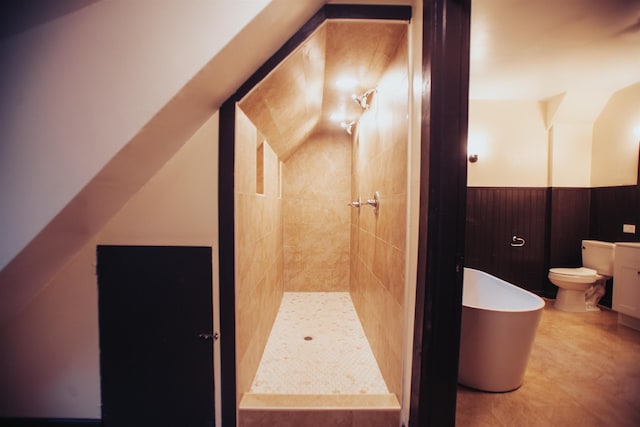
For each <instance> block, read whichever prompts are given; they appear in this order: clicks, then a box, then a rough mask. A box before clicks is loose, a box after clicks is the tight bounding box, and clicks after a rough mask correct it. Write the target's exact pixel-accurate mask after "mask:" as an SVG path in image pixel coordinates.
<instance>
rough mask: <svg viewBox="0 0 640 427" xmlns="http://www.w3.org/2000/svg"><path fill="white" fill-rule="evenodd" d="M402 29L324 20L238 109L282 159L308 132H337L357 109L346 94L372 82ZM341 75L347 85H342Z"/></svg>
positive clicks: (393, 25)
mask: <svg viewBox="0 0 640 427" xmlns="http://www.w3.org/2000/svg"><path fill="white" fill-rule="evenodd" d="M406 31H407V24H406V23H404V22H390V21H385V22H379V21H354V20H332V21H327V22H325V23H324V24H323V25H321V26H320V27H319V28H318V29H317V30H316V31H315V32H314V33H313V34H312V35H311V36H310V37H309V38H308V39H307V40H306V41H305V42H304V43H302V44H301V45H300V46H299V48H298V49H296V50H295V51H294V52H293V53H292V54H291V55H289V56H288V57H287V59H285V60H284V61H283V62H282V63H281V64H279V65H278V67H276V68H275V69H274V70H273V71H272V72H271V73H270V74H269V75H268V76H267V77H265V78H264V79H263V80H262V81H261V82H260V83H259V84H258V85H257V86H256V87H255V88H254V89H253V90H252V91H251V92H249V93H248V94H247V96H245V98H244V99H242V100H241V102H240V108H242V110H243V111H244V112H245V113H246V114H247V116H248V117H249V118H250V119H251V121H252V122H253V123H254V124H255V125H256V127H257V128H258V130H259V131H260V132H261V134H262V136H263V137H264V138H266V139H267V140H268V141H269V144H270V145H271V147H272V148H273V150H274V151H275V152H276V154H277V155H278V157H279V158H280V160H282V161H286V160H287V159H288V158H289V157H290V156H291V155H292V154H293V153H294V152H295V151H296V150H297V149H298V148H299V147H300V146H301V145H302V144H303V143H304V141H306V140H307V139H308V137H309V136H310V135H311V134H312V133H314V132H323V131H340V132H342V130H341V129H340V122H341V121H342V120H346V121H351V120H353V119H355V118H357V117H358V115H359V114H361V113H362V110H361V108H360V107H359V106H358V105H357V104H356V103H355V102H354V101H353V99H351V95H352V94H356V95H360V94H362V93H363V92H364V91H366V90H368V89H371V88H374V87H375V86H376V84H377V82H378V80H379V79H380V77H381V75H382V73H383V71H384V70H385V69H386V67H387V66H388V64H389V62H390V61H391V59H392V58H393V56H394V55H395V54H396V50H397V48H398V45H399V43H400V42H401V40H402V37H403V36H404V34H405V33H406ZM345 77H346V78H349V80H351V81H352V82H353V85H352V86H351V87H344V81H345V80H344V78H345ZM339 81H340V82H342V83H343V84H342V85H340V84H337V82H339Z"/></svg>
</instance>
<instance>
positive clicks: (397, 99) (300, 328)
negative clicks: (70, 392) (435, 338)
mask: <svg viewBox="0 0 640 427" xmlns="http://www.w3.org/2000/svg"><path fill="white" fill-rule="evenodd" d="M407 33H408V23H407V21H406V20H379V21H371V20H345V19H329V20H325V21H324V22H323V23H322V24H320V25H318V26H317V28H315V30H314V31H312V32H310V35H309V36H308V37H307V38H306V39H305V40H304V41H302V42H301V43H300V44H299V45H298V46H297V47H296V48H295V49H293V50H292V51H291V52H290V53H289V54H288V56H287V57H286V58H285V59H284V60H282V61H280V62H279V63H278V65H277V66H275V67H274V68H273V69H272V70H271V71H270V72H269V73H268V74H267V75H266V76H264V78H262V79H261V80H260V81H259V82H258V83H257V84H255V85H254V86H252V87H251V88H250V90H248V91H247V92H246V94H244V95H243V96H242V97H241V98H240V99H238V102H236V103H235V104H234V105H233V107H232V108H233V114H234V116H235V128H234V130H233V134H234V153H235V154H234V174H233V177H234V178H233V179H234V234H235V244H234V247H235V250H234V257H235V272H234V282H235V293H234V299H235V366H236V404H237V407H236V408H237V414H238V424H239V425H241V426H243V425H246V426H250V425H256V424H258V422H262V423H264V422H265V420H271V421H273V422H274V423H276V422H277V420H278V419H281V418H278V417H283V416H285V415H284V414H285V413H286V419H287V421H288V422H295V423H296V424H297V425H304V423H309V422H310V423H312V424H313V423H314V422H322V423H324V424H326V425H356V424H358V423H361V424H362V423H364V424H362V425H385V426H386V425H399V424H400V410H401V408H400V402H402V375H403V362H404V360H405V357H404V351H405V350H404V343H405V341H406V340H405V336H406V334H408V333H409V332H408V331H407V327H406V324H405V322H406V317H407V316H406V315H405V311H406V307H405V305H406V302H405V286H406V285H405V260H406V254H405V247H406V238H407V237H406V236H407V227H406V224H407V218H406V216H407V214H406V212H407V163H408V158H407V157H408V155H407V153H408V128H409V123H408V102H409V101H408V99H409V84H408V81H409V79H408V43H407ZM348 82H351V83H348ZM371 88H375V89H376V90H375V97H372V98H371V102H370V103H369V104H368V105H367V108H363V107H362V105H361V103H358V102H354V97H352V95H353V94H359V93H363V92H365V91H367V90H370V89H371ZM227 108H231V107H227ZM343 122H353V126H351V127H350V129H349V130H350V131H351V132H346V131H345V128H344V126H341V123H343ZM376 192H379V195H380V196H379V209H378V210H374V209H352V208H350V207H349V205H350V202H351V201H352V200H357V198H358V197H359V195H373V194H376ZM222 285H223V286H224V284H222ZM265 417H266V418H265ZM269 417H271V418H269ZM291 417H294V418H291ZM295 417H301V418H300V419H299V420H298V419H295ZM303 420H304V421H303ZM314 420H315V421H314ZM267 424H268V423H267ZM358 425H359V424H358Z"/></svg>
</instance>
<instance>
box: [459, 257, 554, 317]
mask: <svg viewBox="0 0 640 427" xmlns="http://www.w3.org/2000/svg"><path fill="white" fill-rule="evenodd" d="M464 270H470V271H472V272H474V273H480V275H484V276H488V277H490V278H491V280H494V281H497V282H498V283H499V284H500V285H504V286H506V287H508V288H510V289H512V290H515V291H516V292H518V293H520V294H522V295H526V296H527V297H528V298H530V299H531V302H532V305H531V307H528V308H515V309H513V308H511V309H510V308H489V307H483V306H480V305H477V304H465V303H464V296H463V298H462V302H461V304H462V306H463V307H464V308H470V309H474V310H481V311H487V312H492V311H497V312H505V313H526V312H530V311H532V312H533V311H538V310H542V309H544V307H545V306H546V301H545V300H544V299H543V298H542V297H541V296H539V295H536V294H535V293H533V292H531V291H529V290H527V289H524V288H521V287H519V286H516V285H514V284H512V283H509V282H507V281H506V280H503V279H501V278H499V277H496V276H494V275H492V274H490V273H487V272H486V271H482V270H479V269H477V268H472V267H464ZM462 288H463V291H462V292H463V295H464V280H463V285H462ZM534 303H536V304H534Z"/></svg>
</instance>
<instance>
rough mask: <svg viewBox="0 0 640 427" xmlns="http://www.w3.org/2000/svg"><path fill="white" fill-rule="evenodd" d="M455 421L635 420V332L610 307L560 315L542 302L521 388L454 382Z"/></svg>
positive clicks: (638, 371)
mask: <svg viewBox="0 0 640 427" xmlns="http://www.w3.org/2000/svg"><path fill="white" fill-rule="evenodd" d="M456 425H458V426H463V427H464V426H474V427H475V426H485V425H486V426H513V425H527V426H619V427H626V426H629V427H631V426H638V425H640V332H638V331H635V330H633V329H630V328H627V327H625V326H622V325H618V323H617V314H616V313H615V312H612V311H609V310H606V309H602V310H601V311H598V312H586V313H566V312H562V311H559V310H556V309H555V308H553V300H547V304H546V307H545V309H544V312H543V315H542V320H541V322H540V327H539V329H538V333H537V335H536V339H535V342H534V345H533V350H532V352H531V358H530V359H529V365H528V367H527V372H526V374H525V378H524V381H523V384H522V386H521V387H520V388H519V389H517V390H515V391H512V392H509V393H485V392H479V391H475V390H471V389H468V388H466V387H464V386H458V399H457V412H456Z"/></svg>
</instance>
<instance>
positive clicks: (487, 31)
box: [470, 0, 640, 100]
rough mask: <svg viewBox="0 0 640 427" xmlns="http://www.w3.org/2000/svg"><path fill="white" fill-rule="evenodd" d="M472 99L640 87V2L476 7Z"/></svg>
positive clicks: (547, 0) (510, 2)
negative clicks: (634, 84)
mask: <svg viewBox="0 0 640 427" xmlns="http://www.w3.org/2000/svg"><path fill="white" fill-rule="evenodd" d="M470 75H471V79H470V97H471V99H529V100H544V99H547V98H550V97H553V96H556V95H559V94H561V93H564V92H582V93H587V94H588V93H590V92H593V93H595V94H596V96H597V97H599V96H600V94H601V93H602V92H608V93H613V92H614V91H617V90H619V89H622V88H624V87H627V86H630V85H631V84H633V83H636V82H638V81H640V1H638V0H561V1H558V0H536V1H523V0H472V8H471V62H470Z"/></svg>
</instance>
